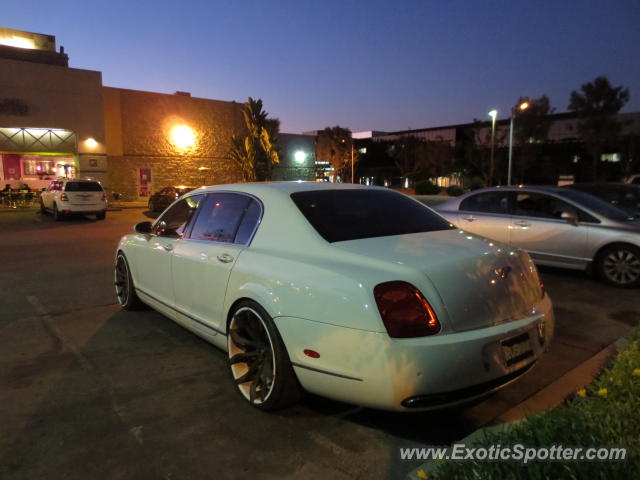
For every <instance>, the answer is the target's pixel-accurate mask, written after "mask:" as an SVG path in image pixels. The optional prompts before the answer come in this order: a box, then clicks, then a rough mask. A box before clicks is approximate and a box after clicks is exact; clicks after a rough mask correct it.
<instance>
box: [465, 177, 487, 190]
mask: <svg viewBox="0 0 640 480" xmlns="http://www.w3.org/2000/svg"><path fill="white" fill-rule="evenodd" d="M468 186H469V190H478V189H479V188H484V180H482V178H480V177H473V178H472V179H471V180H470V181H469V185H468Z"/></svg>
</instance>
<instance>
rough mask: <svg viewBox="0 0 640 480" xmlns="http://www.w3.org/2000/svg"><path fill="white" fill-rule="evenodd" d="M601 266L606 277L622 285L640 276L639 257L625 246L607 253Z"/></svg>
mask: <svg viewBox="0 0 640 480" xmlns="http://www.w3.org/2000/svg"><path fill="white" fill-rule="evenodd" d="M603 267H604V273H605V275H606V276H607V278H609V280H611V281H613V282H615V283H619V284H622V285H624V284H629V283H633V282H635V281H636V280H638V278H640V258H638V256H637V255H636V254H635V253H634V252H632V251H631V250H627V249H625V248H621V249H619V250H615V251H613V252H611V253H610V254H608V255H607V256H606V257H605V259H604V262H603Z"/></svg>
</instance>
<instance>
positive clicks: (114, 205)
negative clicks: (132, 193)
mask: <svg viewBox="0 0 640 480" xmlns="http://www.w3.org/2000/svg"><path fill="white" fill-rule="evenodd" d="M127 208H147V202H146V200H142V201H137V202H115V201H112V202H109V208H107V210H108V211H109V212H118V211H120V210H124V209H127Z"/></svg>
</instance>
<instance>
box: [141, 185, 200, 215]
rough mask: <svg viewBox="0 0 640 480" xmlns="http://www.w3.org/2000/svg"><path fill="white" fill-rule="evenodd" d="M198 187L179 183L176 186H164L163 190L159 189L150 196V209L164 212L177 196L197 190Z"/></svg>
mask: <svg viewBox="0 0 640 480" xmlns="http://www.w3.org/2000/svg"><path fill="white" fill-rule="evenodd" d="M196 188H198V187H187V186H185V185H178V186H175V187H164V188H163V189H162V190H160V191H157V192H156V193H154V194H153V195H151V197H149V210H151V211H152V212H162V211H163V210H164V209H166V208H167V207H168V206H169V205H171V204H172V203H173V202H174V201H175V200H176V198H178V197H180V196H182V195H184V194H185V193H189V192H190V191H191V190H195V189H196Z"/></svg>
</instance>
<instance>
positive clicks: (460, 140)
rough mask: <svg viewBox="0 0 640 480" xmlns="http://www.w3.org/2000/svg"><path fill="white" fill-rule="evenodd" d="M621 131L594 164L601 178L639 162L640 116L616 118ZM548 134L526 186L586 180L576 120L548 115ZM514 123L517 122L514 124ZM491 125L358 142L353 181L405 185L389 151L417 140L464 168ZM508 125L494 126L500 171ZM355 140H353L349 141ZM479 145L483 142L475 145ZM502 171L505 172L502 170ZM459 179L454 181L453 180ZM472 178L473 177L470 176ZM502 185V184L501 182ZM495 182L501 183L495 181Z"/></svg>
mask: <svg viewBox="0 0 640 480" xmlns="http://www.w3.org/2000/svg"><path fill="white" fill-rule="evenodd" d="M617 118H618V120H619V122H620V124H621V125H622V129H621V132H620V137H619V140H618V141H617V142H616V143H615V144H613V145H611V146H610V151H608V152H606V153H603V154H602V156H601V158H600V159H599V161H600V162H602V165H603V167H602V170H603V173H604V176H605V177H608V178H609V179H610V180H617V179H619V178H620V177H622V176H624V175H625V173H629V172H625V170H626V169H628V166H629V165H632V164H634V162H635V165H638V161H640V112H632V113H621V114H619V115H618V116H617ZM548 119H549V121H550V127H549V132H548V136H547V139H546V141H545V142H544V143H543V144H540V145H539V148H538V149H537V158H535V160H534V161H533V162H532V163H531V164H530V165H528V166H527V171H526V175H525V178H526V181H527V182H528V183H557V182H558V180H559V179H560V177H563V178H571V179H573V180H575V181H582V180H589V179H590V178H589V175H590V173H591V159H590V158H588V153H587V151H586V149H585V145H584V143H583V141H582V139H581V138H580V136H579V133H578V124H579V122H580V120H579V119H578V118H577V116H576V114H574V113H560V114H554V115H549V117H548ZM516 122H517V119H516ZM490 132H491V122H490V121H487V122H481V123H464V124H457V125H445V126H439V127H429V128H420V129H413V130H400V131H396V132H389V133H386V134H385V133H383V134H380V135H370V136H366V135H365V136H361V137H360V140H358V141H357V142H356V144H357V146H358V151H359V153H360V155H359V157H360V163H359V168H358V172H359V173H358V177H359V179H360V182H361V183H369V184H376V185H386V184H389V185H403V186H406V185H407V184H408V183H409V182H408V180H407V179H405V178H401V173H400V171H399V169H398V168H397V167H396V165H395V163H394V161H393V159H392V156H391V154H390V152H389V148H392V145H393V143H396V142H398V141H401V140H402V138H405V137H409V136H412V137H418V138H421V139H423V140H426V141H429V142H443V143H446V144H447V145H449V146H450V147H451V149H450V152H451V156H452V158H451V159H450V160H451V163H452V164H454V165H461V164H465V161H464V160H465V159H464V156H466V155H469V149H468V147H469V146H472V147H473V148H474V149H475V151H474V153H473V155H479V152H481V151H483V150H484V151H485V154H486V151H487V150H488V148H489V143H488V142H487V141H486V139H488V138H490ZM508 134H509V119H503V120H498V121H497V122H496V135H495V138H496V142H495V148H496V165H497V167H498V168H499V167H500V166H501V165H502V167H503V168H502V170H505V168H504V167H505V162H506V153H507V147H508V138H509V135H508ZM354 138H355V137H354ZM478 139H482V142H478ZM513 161H514V170H515V169H517V168H518V161H519V151H518V148H517V146H516V150H515V151H514V159H513ZM505 171H506V170H505ZM463 174H469V173H468V172H467V173H465V172H459V171H458V172H456V171H452V172H451V174H450V175H447V176H443V177H435V178H431V180H432V181H434V182H435V183H437V184H439V185H440V186H444V187H446V186H448V185H450V184H452V183H457V180H454V178H459V175H463ZM456 175H458V177H456ZM471 175H473V174H471ZM502 181H504V179H502ZM498 182H500V179H498Z"/></svg>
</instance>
